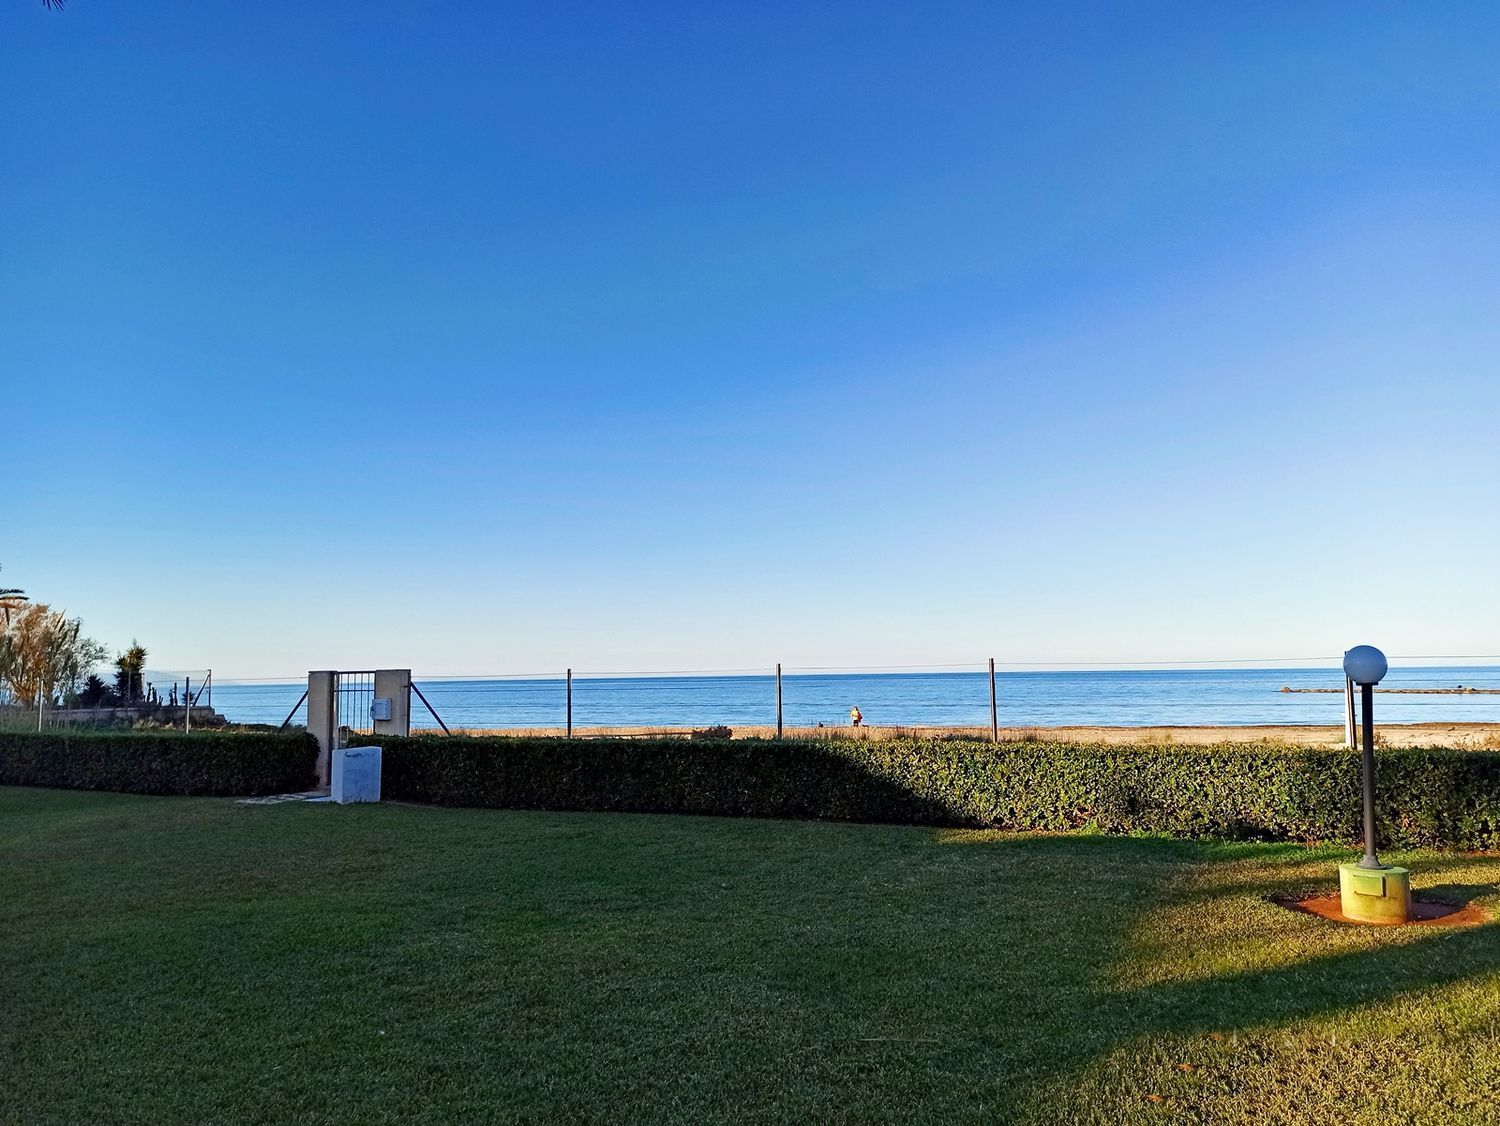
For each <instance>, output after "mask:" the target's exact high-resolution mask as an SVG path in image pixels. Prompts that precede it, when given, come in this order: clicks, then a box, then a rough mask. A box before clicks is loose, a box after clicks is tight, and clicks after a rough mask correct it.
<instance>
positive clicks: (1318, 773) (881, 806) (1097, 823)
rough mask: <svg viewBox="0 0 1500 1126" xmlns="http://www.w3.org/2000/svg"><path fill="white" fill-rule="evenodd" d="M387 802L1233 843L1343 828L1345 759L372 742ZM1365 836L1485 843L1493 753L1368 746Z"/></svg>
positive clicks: (1220, 749)
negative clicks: (1371, 757)
mask: <svg viewBox="0 0 1500 1126" xmlns="http://www.w3.org/2000/svg"><path fill="white" fill-rule="evenodd" d="M373 741H374V742H378V743H380V744H381V745H382V746H383V747H384V751H385V753H384V771H383V773H384V777H383V779H382V792H383V794H384V796H386V797H388V798H392V799H404V800H407V801H416V802H431V803H435V804H440V805H468V806H494V807H504V808H508V809H559V810H620V811H631V812H643V813H644V812H654V813H699V814H714V815H718V816H726V817H784V818H800V819H814V820H817V819H827V820H840V821H869V822H898V823H905V824H921V825H959V826H992V827H996V828H1005V829H1054V830H1055V829H1080V828H1091V829H1094V830H1099V831H1103V832H1109V833H1126V832H1158V833H1170V834H1176V835H1180V836H1194V837H1198V836H1203V837H1227V838H1235V839H1260V840H1268V839H1278V840H1338V841H1354V840H1357V839H1358V838H1359V836H1360V809H1361V805H1360V773H1359V756H1358V754H1357V753H1355V752H1352V751H1346V750H1337V749H1327V750H1325V749H1314V748H1283V747H1272V746H1266V745H1264V744H1223V745H1219V746H1212V747H1183V746H1159V747H1145V746H1132V747H1116V746H1106V745H1096V744H1072V743H1043V742H1029V743H1008V744H1007V743H1002V744H998V745H995V744H990V743H984V742H964V741H953V740H903V741H891V742H874V741H870V742H865V741H854V740H849V741H837V740H828V741H808V742H793V741H785V742H775V741H772V740H755V739H745V740H739V739H736V740H733V741H688V740H677V739H576V740H563V739H558V738H507V737H464V736H453V737H445V736H413V737H411V738H390V737H386V738H377V739H375V740H373ZM1378 771H1379V779H1378V784H1377V793H1378V794H1379V800H1380V805H1379V809H1378V815H1379V818H1380V822H1381V829H1380V832H1381V843H1382V845H1392V846H1398V847H1408V846H1428V845H1430V846H1437V847H1444V848H1457V849H1489V848H1496V847H1500V753H1494V752H1485V751H1452V750H1441V749H1402V750H1388V751H1383V752H1381V753H1380V754H1379V756H1378Z"/></svg>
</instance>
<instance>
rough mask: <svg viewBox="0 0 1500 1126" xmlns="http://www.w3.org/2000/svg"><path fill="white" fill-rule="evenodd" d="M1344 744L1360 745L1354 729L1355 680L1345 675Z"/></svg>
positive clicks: (1348, 745) (1349, 745) (1351, 747)
mask: <svg viewBox="0 0 1500 1126" xmlns="http://www.w3.org/2000/svg"><path fill="white" fill-rule="evenodd" d="M1344 746H1346V747H1348V748H1350V749H1351V750H1352V749H1353V748H1354V747H1356V746H1358V742H1357V740H1356V739H1355V731H1354V681H1352V680H1350V679H1349V678H1348V677H1347V676H1346V677H1344Z"/></svg>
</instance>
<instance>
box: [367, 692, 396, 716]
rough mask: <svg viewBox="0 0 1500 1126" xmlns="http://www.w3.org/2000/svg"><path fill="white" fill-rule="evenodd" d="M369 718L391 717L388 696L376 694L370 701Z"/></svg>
mask: <svg viewBox="0 0 1500 1126" xmlns="http://www.w3.org/2000/svg"><path fill="white" fill-rule="evenodd" d="M370 718H371V719H385V720H388V719H390V718H391V698H390V697H389V696H377V697H375V699H373V700H371V701H370Z"/></svg>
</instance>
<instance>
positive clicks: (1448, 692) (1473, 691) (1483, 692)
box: [1281, 684, 1500, 696]
mask: <svg viewBox="0 0 1500 1126" xmlns="http://www.w3.org/2000/svg"><path fill="white" fill-rule="evenodd" d="M1281 691H1283V692H1323V693H1327V694H1329V695H1332V696H1342V695H1343V694H1344V690H1343V689H1342V688H1292V687H1291V686H1290V685H1283V686H1282V688H1281ZM1375 691H1376V692H1389V693H1391V694H1392V695H1395V696H1471V695H1472V696H1500V688H1465V687H1464V686H1463V685H1461V684H1459V685H1455V686H1454V687H1452V688H1377V689H1375Z"/></svg>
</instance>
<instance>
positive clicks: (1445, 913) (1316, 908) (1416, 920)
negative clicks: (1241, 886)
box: [1271, 893, 1490, 927]
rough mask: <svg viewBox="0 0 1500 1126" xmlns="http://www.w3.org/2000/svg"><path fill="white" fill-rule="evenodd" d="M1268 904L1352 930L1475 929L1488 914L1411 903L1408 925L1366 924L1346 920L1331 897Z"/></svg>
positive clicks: (1467, 907) (1277, 899)
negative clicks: (1395, 928)
mask: <svg viewBox="0 0 1500 1126" xmlns="http://www.w3.org/2000/svg"><path fill="white" fill-rule="evenodd" d="M1271 902H1272V903H1274V904H1276V905H1277V906H1278V907H1285V908H1286V909H1287V910H1288V911H1301V912H1303V913H1304V914H1307V915H1316V916H1318V918H1320V919H1331V920H1332V921H1333V922H1335V923H1348V924H1349V925H1350V926H1355V927H1371V926H1375V927H1400V926H1408V927H1432V926H1437V927H1477V926H1479V925H1481V924H1482V923H1488V922H1489V921H1490V913H1489V912H1488V911H1486V910H1485V909H1484V908H1483V907H1480V906H1479V905H1478V904H1477V903H1466V904H1464V905H1463V906H1462V907H1460V906H1457V905H1456V904H1453V903H1438V902H1437V901H1436V900H1431V899H1413V900H1412V903H1411V915H1412V917H1411V921H1410V922H1407V923H1366V922H1362V921H1361V920H1358V919H1351V918H1348V917H1347V916H1346V915H1345V914H1344V912H1343V911H1342V910H1341V904H1340V903H1339V897H1338V895H1337V894H1336V893H1335V894H1333V895H1304V896H1288V895H1280V896H1273V897H1272V899H1271Z"/></svg>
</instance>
